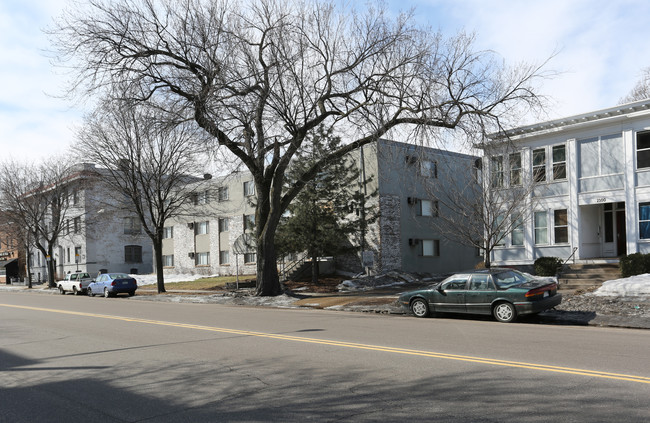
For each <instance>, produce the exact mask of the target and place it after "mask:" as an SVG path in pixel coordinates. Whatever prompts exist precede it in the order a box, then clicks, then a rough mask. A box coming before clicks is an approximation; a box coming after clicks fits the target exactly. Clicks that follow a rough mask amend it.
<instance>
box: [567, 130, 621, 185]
mask: <svg viewBox="0 0 650 423" xmlns="http://www.w3.org/2000/svg"><path fill="white" fill-rule="evenodd" d="M577 147H578V157H577V160H578V163H579V167H578V176H579V177H580V178H589V177H592V176H600V175H614V174H619V173H623V171H624V170H625V157H624V152H625V148H624V147H623V135H622V134H620V133H619V134H613V135H604V136H600V137H594V138H586V139H582V140H579V141H578V144H577Z"/></svg>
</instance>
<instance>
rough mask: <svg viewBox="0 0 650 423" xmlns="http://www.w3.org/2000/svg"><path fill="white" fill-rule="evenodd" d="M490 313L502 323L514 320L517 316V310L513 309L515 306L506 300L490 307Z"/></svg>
mask: <svg viewBox="0 0 650 423" xmlns="http://www.w3.org/2000/svg"><path fill="white" fill-rule="evenodd" d="M492 314H493V315H494V318H495V319H497V320H498V321H500V322H502V323H510V322H514V321H515V319H516V318H517V310H515V306H513V305H512V304H510V303H506V302H503V303H499V304H497V305H495V306H494V308H493V309H492Z"/></svg>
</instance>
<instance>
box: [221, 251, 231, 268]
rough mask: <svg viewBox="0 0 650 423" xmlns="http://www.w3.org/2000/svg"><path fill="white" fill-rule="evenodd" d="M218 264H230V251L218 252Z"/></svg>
mask: <svg viewBox="0 0 650 423" xmlns="http://www.w3.org/2000/svg"><path fill="white" fill-rule="evenodd" d="M219 264H221V265H225V264H230V251H228V250H225V251H219Z"/></svg>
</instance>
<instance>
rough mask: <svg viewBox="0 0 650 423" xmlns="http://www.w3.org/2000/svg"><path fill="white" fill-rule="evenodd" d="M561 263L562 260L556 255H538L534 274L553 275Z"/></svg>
mask: <svg viewBox="0 0 650 423" xmlns="http://www.w3.org/2000/svg"><path fill="white" fill-rule="evenodd" d="M561 265H562V260H560V259H559V258H557V257H540V258H538V259H537V260H535V275H537V276H555V275H557V272H558V270H559V268H560V266H561Z"/></svg>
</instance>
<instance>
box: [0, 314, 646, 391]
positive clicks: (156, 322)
mask: <svg viewBox="0 0 650 423" xmlns="http://www.w3.org/2000/svg"><path fill="white" fill-rule="evenodd" d="M0 307H10V308H18V309H24V310H34V311H44V312H48V313H59V314H69V315H74V316H84V317H95V318H98V319H111V320H119V321H123V322H135V323H144V324H150V325H158V326H171V327H176V328H184V329H194V330H202V331H208V332H219V333H227V334H234V335H242V336H256V337H259V338H269V339H279V340H283V341H292V342H304V343H309V344H319V345H330V346H335V347H342V348H355V349H360V350H369V351H381V352H388V353H393V354H405V355H412V356H420V357H430V358H441V359H446V360H456V361H465V362H470V363H480V364H489V365H494V366H504V367H515V368H521V369H530V370H538V371H543V372H553V373H565V374H571V375H579V376H590V377H597V378H604V379H615V380H622V381H627V382H637V383H646V384H650V377H643V376H634V375H626V374H619V373H608V372H601V371H596V370H585V369H574V368H570V367H559V366H548V365H544V364H535V363H525V362H518V361H507V360H496V359H491V358H482V357H472V356H466V355H457V354H445V353H437V352H432V351H421V350H411V349H407V348H394V347H384V346H380V345H368V344H357V343H353V342H343V341H330V340H325V339H316V338H305V337H301V336H291V335H281V334H273V333H264V332H253V331H247V330H237V329H226V328H218V327H212V326H201V325H190V324H186V323H176V322H166V321H162V320H148V319H139V318H135V317H122V316H111V315H107V314H95V313H82V312H77V311H68V310H56V309H49V308H40V307H27V306H17V305H10V304H0Z"/></svg>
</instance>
